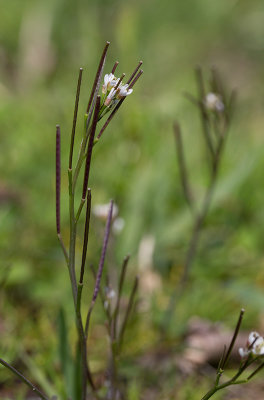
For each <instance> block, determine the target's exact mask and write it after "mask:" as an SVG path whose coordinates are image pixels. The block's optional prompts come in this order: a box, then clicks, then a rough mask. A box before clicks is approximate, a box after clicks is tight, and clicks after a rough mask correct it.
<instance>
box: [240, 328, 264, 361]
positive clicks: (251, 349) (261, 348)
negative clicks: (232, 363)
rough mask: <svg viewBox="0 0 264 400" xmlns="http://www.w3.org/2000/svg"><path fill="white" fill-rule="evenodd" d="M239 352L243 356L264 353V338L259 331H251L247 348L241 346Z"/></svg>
mask: <svg viewBox="0 0 264 400" xmlns="http://www.w3.org/2000/svg"><path fill="white" fill-rule="evenodd" d="M238 351H239V354H240V356H241V357H242V358H245V357H247V356H249V355H250V354H252V355H254V356H263V355H264V339H263V337H262V336H260V335H259V334H258V333H257V332H251V333H250V334H249V337H248V340H247V344H246V347H245V348H242V347H241V348H240V349H239V350H238Z"/></svg>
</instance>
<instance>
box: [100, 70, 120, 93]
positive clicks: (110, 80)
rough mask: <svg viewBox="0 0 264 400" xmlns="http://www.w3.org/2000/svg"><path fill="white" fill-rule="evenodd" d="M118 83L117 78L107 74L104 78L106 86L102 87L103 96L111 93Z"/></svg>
mask: <svg viewBox="0 0 264 400" xmlns="http://www.w3.org/2000/svg"><path fill="white" fill-rule="evenodd" d="M117 82H118V79H117V78H116V77H115V75H114V74H112V73H111V74H106V75H105V76H104V84H103V87H102V92H103V94H106V93H107V92H109V91H110V90H111V89H112V88H113V87H114V86H115V85H116V84H117Z"/></svg>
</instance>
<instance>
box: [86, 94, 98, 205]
mask: <svg viewBox="0 0 264 400" xmlns="http://www.w3.org/2000/svg"><path fill="white" fill-rule="evenodd" d="M99 109H100V96H97V99H96V105H95V110H94V117H93V122H92V127H91V133H90V136H89V143H88V150H87V156H86V164H85V171H84V178H83V192H82V199H85V197H86V192H87V187H88V181H89V175H90V167H91V159H92V152H93V142H94V136H95V131H96V126H97V122H98V114H99Z"/></svg>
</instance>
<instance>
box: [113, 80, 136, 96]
mask: <svg viewBox="0 0 264 400" xmlns="http://www.w3.org/2000/svg"><path fill="white" fill-rule="evenodd" d="M128 86H129V85H128V84H127V83H126V84H125V85H120V86H119V87H118V89H117V97H118V98H119V99H122V98H123V97H126V96H129V95H130V94H131V93H132V92H133V89H128Z"/></svg>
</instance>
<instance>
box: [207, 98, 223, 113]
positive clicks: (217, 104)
mask: <svg viewBox="0 0 264 400" xmlns="http://www.w3.org/2000/svg"><path fill="white" fill-rule="evenodd" d="M204 104H205V107H206V108H208V110H212V111H217V112H223V111H224V109H225V105H224V103H223V101H222V97H221V96H220V95H219V94H215V93H208V94H207V95H206V97H205V100H204Z"/></svg>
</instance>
